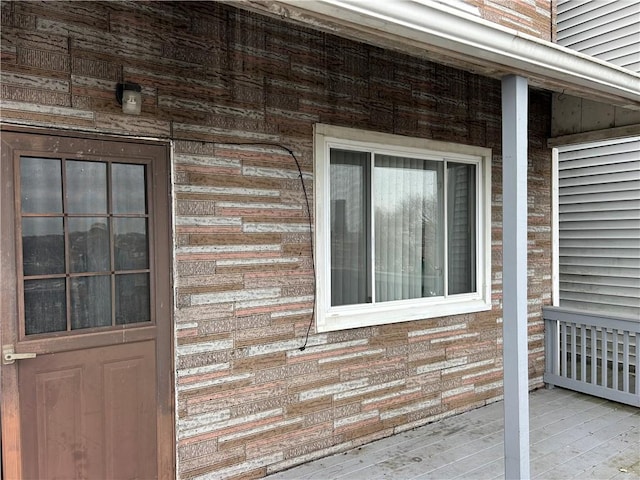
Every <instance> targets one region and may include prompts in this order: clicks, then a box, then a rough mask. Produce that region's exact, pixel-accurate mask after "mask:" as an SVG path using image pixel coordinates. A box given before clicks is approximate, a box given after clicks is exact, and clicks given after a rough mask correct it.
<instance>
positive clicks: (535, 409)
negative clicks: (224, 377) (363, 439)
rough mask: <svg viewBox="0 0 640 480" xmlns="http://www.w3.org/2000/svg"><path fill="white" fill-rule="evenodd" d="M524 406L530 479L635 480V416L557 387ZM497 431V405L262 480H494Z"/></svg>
mask: <svg viewBox="0 0 640 480" xmlns="http://www.w3.org/2000/svg"><path fill="white" fill-rule="evenodd" d="M529 407H530V415H531V420H530V444H531V448H530V455H531V476H532V478H534V479H540V480H565V479H569V478H576V479H593V480H595V479H598V480H600V479H615V480H640V450H639V446H640V409H637V408H634V407H630V406H627V405H621V404H618V403H615V402H610V401H608V400H603V399H599V398H595V397H590V396H587V395H583V394H581V393H577V392H571V391H569V390H564V389H561V388H554V389H551V390H544V389H541V390H537V391H535V392H532V393H531V394H530V402H529ZM503 432H504V429H503V403H502V402H497V403H494V404H491V405H487V406H485V407H481V408H478V409H475V410H472V411H470V412H466V413H463V414H460V415H456V416H453V417H448V418H445V419H442V420H439V421H437V422H434V423H431V424H428V425H424V426H422V427H419V428H416V429H414V430H410V431H405V432H402V433H399V434H397V435H394V436H392V437H387V438H384V439H382V440H378V441H376V442H373V443H370V444H368V445H364V446H362V447H359V448H355V449H351V450H349V451H347V452H344V453H340V454H336V455H333V456H331V457H327V458H322V459H319V460H315V461H313V462H310V463H307V464H304V465H301V466H298V467H294V468H292V469H290V470H287V471H284V472H279V473H276V474H273V475H270V476H269V477H268V478H269V480H303V479H304V480H312V479H318V480H320V479H321V480H383V479H394V480H430V479H435V480H442V479H454V478H455V479H458V480H478V479H482V480H484V479H496V480H497V479H501V478H503V477H504V459H503V455H504V444H503V442H504V438H503ZM620 469H622V470H623V471H621V470H620Z"/></svg>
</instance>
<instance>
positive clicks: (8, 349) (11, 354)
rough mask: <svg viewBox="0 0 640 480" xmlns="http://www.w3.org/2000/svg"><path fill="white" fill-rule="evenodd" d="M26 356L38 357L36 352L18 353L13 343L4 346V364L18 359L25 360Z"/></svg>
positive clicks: (9, 363)
mask: <svg viewBox="0 0 640 480" xmlns="http://www.w3.org/2000/svg"><path fill="white" fill-rule="evenodd" d="M25 358H36V354H35V353H16V352H15V349H14V348H13V345H3V346H2V364H3V365H11V364H12V363H14V362H15V361H16V360H24V359H25Z"/></svg>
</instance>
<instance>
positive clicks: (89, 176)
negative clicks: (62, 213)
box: [65, 161, 107, 213]
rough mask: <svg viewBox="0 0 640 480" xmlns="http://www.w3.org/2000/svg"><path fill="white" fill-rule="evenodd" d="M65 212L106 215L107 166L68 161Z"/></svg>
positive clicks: (99, 163)
mask: <svg viewBox="0 0 640 480" xmlns="http://www.w3.org/2000/svg"><path fill="white" fill-rule="evenodd" d="M66 169H67V172H66V174H67V184H66V190H65V192H66V196H67V212H68V213H107V164H106V163H103V162H79V161H68V162H67V163H66Z"/></svg>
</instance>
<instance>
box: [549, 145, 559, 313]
mask: <svg viewBox="0 0 640 480" xmlns="http://www.w3.org/2000/svg"><path fill="white" fill-rule="evenodd" d="M558 157H559V150H558V149H557V148H553V149H552V150H551V301H552V304H553V306H554V307H557V306H559V305H560V199H559V197H558V188H559V179H558V175H559V173H558V166H559V165H558Z"/></svg>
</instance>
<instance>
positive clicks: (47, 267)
mask: <svg viewBox="0 0 640 480" xmlns="http://www.w3.org/2000/svg"><path fill="white" fill-rule="evenodd" d="M22 268H23V273H24V275H25V276H28V275H47V274H54V273H64V234H63V227H62V218H51V217H48V218H42V217H28V218H23V219H22Z"/></svg>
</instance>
